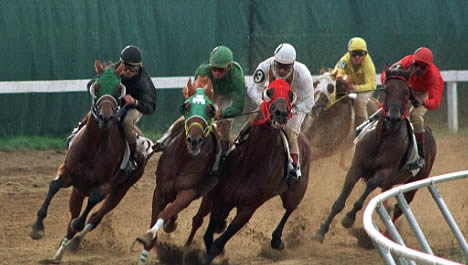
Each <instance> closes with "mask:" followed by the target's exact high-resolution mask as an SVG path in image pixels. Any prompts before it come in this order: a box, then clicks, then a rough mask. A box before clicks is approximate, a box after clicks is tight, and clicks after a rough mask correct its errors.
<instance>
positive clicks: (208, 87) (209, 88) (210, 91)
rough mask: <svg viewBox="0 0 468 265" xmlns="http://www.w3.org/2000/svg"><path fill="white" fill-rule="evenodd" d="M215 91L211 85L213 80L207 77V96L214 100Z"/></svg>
mask: <svg viewBox="0 0 468 265" xmlns="http://www.w3.org/2000/svg"><path fill="white" fill-rule="evenodd" d="M213 94H214V90H213V83H211V79H210V78H209V77H208V76H207V81H206V86H205V96H207V97H208V98H213Z"/></svg>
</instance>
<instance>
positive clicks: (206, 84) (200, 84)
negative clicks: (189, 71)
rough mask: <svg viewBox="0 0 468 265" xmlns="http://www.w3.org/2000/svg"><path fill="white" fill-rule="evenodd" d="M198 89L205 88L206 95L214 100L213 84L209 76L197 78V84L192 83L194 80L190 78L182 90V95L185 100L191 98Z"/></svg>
mask: <svg viewBox="0 0 468 265" xmlns="http://www.w3.org/2000/svg"><path fill="white" fill-rule="evenodd" d="M197 88H203V89H204V90H205V95H206V96H207V97H208V98H210V99H212V98H213V94H214V90H213V83H211V79H210V77H209V76H207V75H206V76H197V79H196V80H195V82H193V83H192V78H189V80H188V81H187V86H186V87H184V88H183V89H182V94H183V95H184V98H186V99H187V98H189V97H191V96H193V95H194V94H195V92H196V91H197Z"/></svg>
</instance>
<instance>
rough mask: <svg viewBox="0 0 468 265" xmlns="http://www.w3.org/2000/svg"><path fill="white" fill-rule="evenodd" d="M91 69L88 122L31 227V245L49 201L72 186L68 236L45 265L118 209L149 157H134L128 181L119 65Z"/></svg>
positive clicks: (97, 64) (98, 64) (41, 230)
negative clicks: (124, 167)
mask: <svg viewBox="0 0 468 265" xmlns="http://www.w3.org/2000/svg"><path fill="white" fill-rule="evenodd" d="M95 69H96V73H97V74H98V77H97V78H96V81H95V83H94V84H93V85H92V87H91V89H90V93H91V95H92V97H93V102H92V106H91V111H90V113H89V114H88V115H89V117H88V120H89V121H88V123H87V125H86V126H85V127H84V128H83V129H82V130H81V131H80V132H79V134H78V135H77V136H76V137H75V138H74V140H73V144H72V145H71V147H70V149H69V151H68V153H67V156H66V158H65V161H64V162H63V164H62V165H60V167H59V168H58V170H57V175H56V177H55V179H54V180H53V181H51V182H50V185H49V191H48V193H47V197H46V199H45V201H44V203H43V204H42V206H41V208H40V209H39V211H38V212H37V220H36V222H35V223H34V224H33V226H32V231H31V234H30V236H31V237H32V238H33V239H39V238H41V237H43V235H44V223H43V221H44V219H45V217H46V216H47V210H48V207H49V204H50V202H51V200H52V198H53V197H54V195H55V194H56V193H57V192H58V191H59V189H61V188H67V187H70V186H72V191H71V194H70V201H69V208H70V215H71V218H70V221H69V223H68V229H67V233H66V235H65V238H64V239H63V240H62V243H61V244H60V247H59V249H58V250H57V252H56V254H55V256H54V258H53V259H52V260H48V261H46V262H51V263H58V262H60V261H61V259H62V257H63V254H64V252H65V249H66V247H67V248H68V247H69V248H71V249H75V250H76V248H77V247H78V245H79V243H80V240H81V239H82V237H83V236H84V235H86V233H88V232H90V231H91V230H93V229H94V228H96V226H98V225H99V223H100V222H101V220H102V218H103V217H104V215H106V214H107V213H108V212H110V211H111V210H112V209H113V208H114V207H116V206H117V205H118V203H119V202H120V200H122V198H123V197H124V195H125V194H126V192H127V191H128V189H129V188H130V187H131V186H132V185H133V184H135V183H136V182H137V181H138V180H139V179H140V178H141V176H142V175H143V171H144V168H145V165H146V162H147V160H148V159H149V157H150V156H151V154H148V155H147V156H146V155H137V156H136V160H137V163H138V165H139V167H138V168H137V170H136V171H135V172H134V173H132V174H130V175H128V174H126V173H124V171H122V170H120V164H121V163H122V160H123V157H124V153H125V148H126V147H125V145H126V143H125V137H124V135H123V133H122V130H121V128H120V125H119V118H120V114H121V112H120V111H119V109H120V108H119V100H120V99H121V98H122V97H123V96H124V95H125V87H124V86H123V85H122V84H121V83H120V75H121V73H122V71H123V64H121V65H120V67H119V68H117V69H113V67H112V65H109V66H104V65H103V64H102V63H101V62H100V61H99V60H96V62H95ZM85 197H88V202H87V206H86V208H85V210H84V211H83V213H81V215H80V212H81V210H82V206H83V201H84V199H85ZM101 201H103V203H102V206H101V207H100V209H99V210H97V211H96V212H94V213H93V214H92V215H91V216H90V217H89V218H88V220H86V219H87V216H88V214H89V213H90V211H91V210H92V208H93V207H94V206H96V205H97V204H98V203H99V202H101ZM80 231H81V233H78V232H80Z"/></svg>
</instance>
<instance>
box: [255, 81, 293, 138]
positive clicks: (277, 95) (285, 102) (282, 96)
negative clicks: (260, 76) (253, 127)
mask: <svg viewBox="0 0 468 265" xmlns="http://www.w3.org/2000/svg"><path fill="white" fill-rule="evenodd" d="M263 99H264V101H263V104H262V114H263V117H264V118H265V120H267V121H268V120H269V121H271V126H272V128H274V129H279V128H284V127H285V126H286V123H287V121H288V119H290V118H291V117H292V107H291V106H292V104H293V101H294V93H293V92H292V91H291V87H290V86H289V83H288V82H286V81H285V80H283V79H276V80H273V81H272V82H271V83H270V84H269V85H268V87H267V89H266V90H265V91H264V92H263Z"/></svg>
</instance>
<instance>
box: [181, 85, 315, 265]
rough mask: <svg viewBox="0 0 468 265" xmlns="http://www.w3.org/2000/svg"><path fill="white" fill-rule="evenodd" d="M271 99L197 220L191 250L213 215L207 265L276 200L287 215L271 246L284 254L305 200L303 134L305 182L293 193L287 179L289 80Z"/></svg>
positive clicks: (304, 155)
mask: <svg viewBox="0 0 468 265" xmlns="http://www.w3.org/2000/svg"><path fill="white" fill-rule="evenodd" d="M266 94H267V96H268V97H269V99H271V100H270V101H266V100H265V101H264V102H263V105H262V111H259V113H258V114H257V117H256V119H255V120H254V121H253V125H252V128H251V129H250V131H249V134H248V136H247V139H246V140H245V142H243V143H242V144H239V145H237V146H236V147H235V148H231V149H230V152H229V153H228V154H227V157H226V158H225V160H224V162H223V166H222V167H221V172H220V174H219V182H218V184H217V185H216V187H215V188H214V189H213V190H211V191H210V192H208V194H207V195H205V196H204V197H203V200H202V203H201V205H200V209H199V210H198V213H197V214H196V216H195V217H194V218H193V224H192V231H191V234H190V236H189V239H188V240H187V244H186V245H188V244H190V242H191V241H192V239H193V236H194V234H195V232H196V230H197V229H198V228H199V227H200V226H201V224H202V222H203V217H204V216H206V215H207V214H208V213H209V212H211V215H210V221H209V224H208V227H207V230H206V233H205V235H204V237H203V238H204V242H205V246H206V251H207V260H206V264H210V263H211V262H212V260H213V259H214V258H215V257H216V256H218V255H219V254H221V253H222V252H223V250H224V246H225V245H226V243H227V241H228V240H229V239H230V238H231V237H232V236H234V235H235V234H236V233H237V232H238V231H239V230H240V229H241V228H242V227H243V226H244V225H245V224H246V223H247V222H248V221H249V220H250V218H251V217H252V215H253V214H254V213H255V211H256V210H257V208H259V207H260V206H261V205H262V204H263V203H265V202H266V201H268V200H269V199H271V198H273V197H275V196H277V195H279V196H280V197H281V200H282V202H283V207H284V208H285V213H284V215H283V217H282V219H281V221H280V222H279V224H278V226H277V227H276V229H275V231H274V232H273V234H272V240H271V246H272V247H273V248H275V249H283V248H284V244H283V242H282V240H281V237H282V233H283V228H284V225H285V224H286V221H287V220H288V218H289V216H290V215H291V213H292V212H293V211H294V210H295V209H296V208H297V206H298V205H299V203H300V202H301V201H302V198H303V197H304V194H305V191H306V188H307V185H308V177H309V165H310V149H309V144H308V141H307V139H306V138H305V136H304V135H302V134H301V135H300V136H299V138H298V141H299V146H300V159H301V160H300V161H301V165H302V169H301V170H302V181H301V182H300V183H299V184H297V185H296V186H295V188H294V190H290V189H289V188H288V184H287V178H286V172H287V170H286V168H287V163H288V157H287V153H286V151H285V147H284V141H285V138H284V137H283V136H282V135H284V134H283V133H282V131H281V129H282V128H284V127H285V125H286V122H287V119H288V117H289V115H290V113H291V101H292V99H293V93H292V92H291V90H290V86H289V84H288V83H287V82H286V81H284V80H281V79H278V80H274V81H273V82H271V83H270V84H269V86H268V88H267V90H266ZM235 207H236V208H237V214H236V216H235V217H234V219H233V220H232V222H231V223H230V224H229V226H228V227H227V228H226V229H225V231H224V232H223V234H222V235H220V236H219V237H218V238H217V239H216V240H214V238H213V233H214V232H220V229H221V230H222V229H224V227H225V224H226V221H225V220H226V218H227V216H228V215H229V212H230V211H231V210H232V209H233V208H235Z"/></svg>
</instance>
